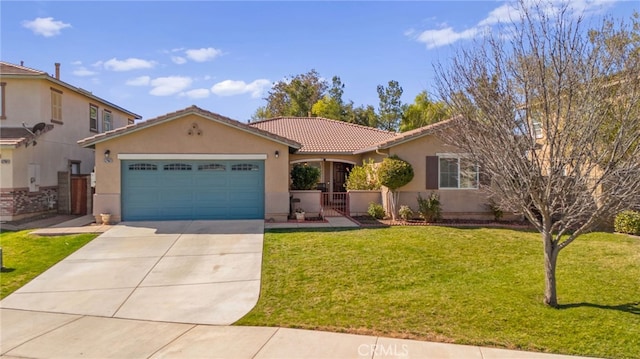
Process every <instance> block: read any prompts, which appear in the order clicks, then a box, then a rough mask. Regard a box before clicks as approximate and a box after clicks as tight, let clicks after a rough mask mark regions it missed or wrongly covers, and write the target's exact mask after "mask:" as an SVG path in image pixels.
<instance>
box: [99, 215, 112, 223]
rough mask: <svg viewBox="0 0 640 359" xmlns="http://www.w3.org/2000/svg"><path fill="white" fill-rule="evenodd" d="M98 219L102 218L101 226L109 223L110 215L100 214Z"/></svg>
mask: <svg viewBox="0 0 640 359" xmlns="http://www.w3.org/2000/svg"><path fill="white" fill-rule="evenodd" d="M100 218H102V224H110V223H111V213H100Z"/></svg>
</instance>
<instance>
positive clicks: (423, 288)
mask: <svg viewBox="0 0 640 359" xmlns="http://www.w3.org/2000/svg"><path fill="white" fill-rule="evenodd" d="M542 262H543V259H542V244H541V241H540V240H539V235H538V234H537V233H533V232H527V231H516V230H507V229H482V228H469V229H459V228H447V227H435V226H432V227H391V228H380V229H358V230H344V231H322V230H320V231H302V230H298V231H296V230H290V231H284V230H280V231H269V232H267V233H266V234H265V245H264V258H263V271H262V292H261V296H260V300H259V302H258V304H257V306H256V307H255V308H254V310H253V311H251V312H250V313H249V314H248V315H247V316H245V317H244V318H243V319H241V320H240V321H239V322H238V323H237V324H239V325H266V326H283V327H295V328H308V329H321V330H329V331H337V332H350V333H360V334H373V335H382V336H392V337H400V338H415V339H422V340H432V341H442V342H453V343H460V344H472V345H481V346H496V347H504V348H511V349H521V350H531V351H542V352H553V353H564V354H579V355H586V356H601V357H611V358H638V357H640V240H638V239H637V238H633V237H628V236H622V235H615V234H607V233H594V234H590V235H587V236H584V237H583V238H579V239H578V240H577V241H576V242H574V243H573V244H571V245H570V246H569V247H567V248H566V249H564V250H563V251H562V252H561V253H560V259H559V264H558V272H559V273H558V296H559V300H560V303H561V304H562V307H561V308H560V309H552V308H548V307H545V306H544V305H543V304H542V294H543V290H544V282H543V267H542Z"/></svg>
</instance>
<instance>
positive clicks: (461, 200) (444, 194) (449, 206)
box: [388, 135, 490, 218]
mask: <svg viewBox="0 0 640 359" xmlns="http://www.w3.org/2000/svg"><path fill="white" fill-rule="evenodd" d="M388 152H389V154H390V155H397V156H398V157H400V158H401V159H403V160H405V161H407V162H409V163H411V165H412V167H413V172H414V177H413V180H412V181H411V182H409V183H408V184H407V185H406V186H403V187H401V188H400V189H399V191H400V203H398V208H400V205H403V204H404V205H408V206H409V207H411V209H413V210H414V211H415V210H416V209H417V208H418V202H417V196H418V193H420V194H421V195H422V197H423V198H426V197H427V196H428V195H429V194H430V193H431V192H432V191H433V192H436V193H438V194H439V195H440V202H441V204H442V211H443V217H444V218H485V217H486V218H488V217H487V216H490V212H489V211H488V210H487V208H486V206H485V204H486V203H487V197H486V195H485V194H484V193H483V192H482V191H480V190H478V189H439V190H428V189H426V183H427V182H426V174H427V169H426V165H427V160H426V157H427V156H435V155H436V154H438V153H459V152H460V150H458V149H457V148H455V147H453V146H450V145H447V144H445V143H444V142H443V141H442V140H440V139H439V138H437V137H436V136H433V135H427V136H423V137H421V138H417V139H415V140H413V141H409V142H405V143H402V144H399V145H397V146H394V147H392V148H390V149H389V151H388Z"/></svg>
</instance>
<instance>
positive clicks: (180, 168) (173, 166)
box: [163, 163, 191, 171]
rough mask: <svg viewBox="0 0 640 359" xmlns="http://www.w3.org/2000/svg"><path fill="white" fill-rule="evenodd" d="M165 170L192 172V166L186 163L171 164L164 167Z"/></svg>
mask: <svg viewBox="0 0 640 359" xmlns="http://www.w3.org/2000/svg"><path fill="white" fill-rule="evenodd" d="M163 169H164V170H165V171H191V165H188V164H186V163H171V164H168V165H164V167H163Z"/></svg>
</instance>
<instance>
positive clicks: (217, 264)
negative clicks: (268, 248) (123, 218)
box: [0, 220, 264, 325]
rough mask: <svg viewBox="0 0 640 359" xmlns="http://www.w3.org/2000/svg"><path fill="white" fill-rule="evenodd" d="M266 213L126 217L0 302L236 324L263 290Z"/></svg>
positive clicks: (95, 313)
mask: <svg viewBox="0 0 640 359" xmlns="http://www.w3.org/2000/svg"><path fill="white" fill-rule="evenodd" d="M263 237H264V221H262V220H242V221H167V222H123V223H121V224H119V225H116V226H114V227H113V228H111V229H110V230H108V231H107V232H105V233H103V234H102V235H100V236H99V237H98V238H96V239H94V240H93V241H91V242H90V243H88V244H87V245H86V246H84V247H83V248H81V249H80V250H78V251H76V252H75V253H73V254H72V255H70V256H69V257H67V258H66V259H65V260H63V261H61V262H59V263H58V264H56V265H55V266H53V267H52V268H50V269H49V270H47V271H46V272H44V273H43V274H41V275H40V276H38V277H37V278H35V279H34V280H32V281H31V282H29V283H28V284H27V285H25V286H24V287H22V288H20V289H19V290H18V291H16V292H14V293H13V294H11V295H10V296H8V297H7V298H5V299H3V300H2V302H0V307H2V308H9V309H22V310H33V311H43V312H53V313H65V314H80V315H91V316H100V317H113V318H127V319H142V320H152V321H163V322H178V323H192V324H215V325H228V324H231V323H233V322H235V321H237V320H238V319H240V318H241V317H242V316H244V315H245V314H246V313H248V312H249V311H250V310H251V309H252V308H253V307H254V306H255V304H256V303H257V301H258V296H259V294H260V273H261V266H262V244H263Z"/></svg>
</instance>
